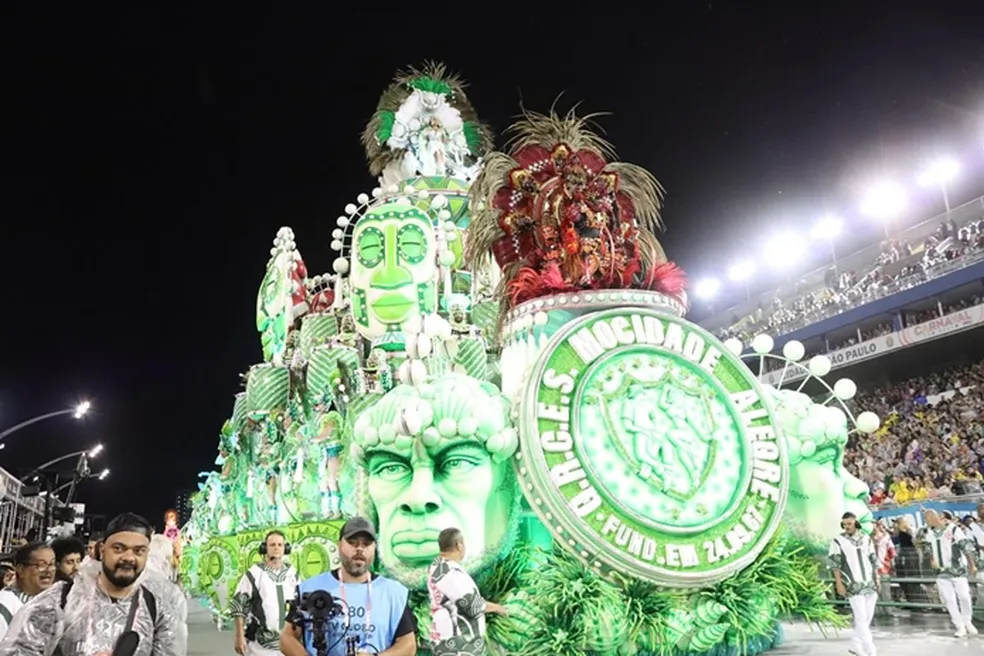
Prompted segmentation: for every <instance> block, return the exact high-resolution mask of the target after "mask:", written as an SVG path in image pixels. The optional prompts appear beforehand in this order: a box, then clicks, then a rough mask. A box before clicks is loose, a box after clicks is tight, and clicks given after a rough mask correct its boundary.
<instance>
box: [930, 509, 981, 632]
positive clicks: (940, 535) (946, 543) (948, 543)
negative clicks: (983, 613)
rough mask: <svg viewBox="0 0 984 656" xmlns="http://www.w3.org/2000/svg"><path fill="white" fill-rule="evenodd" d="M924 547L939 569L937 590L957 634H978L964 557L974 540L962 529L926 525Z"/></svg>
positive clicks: (971, 551) (951, 526)
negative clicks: (927, 526) (927, 527)
mask: <svg viewBox="0 0 984 656" xmlns="http://www.w3.org/2000/svg"><path fill="white" fill-rule="evenodd" d="M924 540H925V543H924V547H925V548H927V549H928V550H929V553H930V557H931V558H932V560H933V561H934V562H935V563H936V566H937V568H938V570H937V574H936V589H937V591H938V592H939V593H940V599H942V600H943V603H944V604H946V610H947V612H949V613H950V621H951V622H953V626H954V628H956V629H957V633H956V635H957V637H963V636H965V635H967V634H968V633H969V634H971V635H977V629H976V628H974V625H973V622H972V620H973V602H972V601H971V598H970V585H969V584H968V583H967V558H968V556H969V557H971V558H973V556H974V553H975V549H974V541H973V539H972V538H971V537H970V535H968V534H967V533H966V532H965V531H964V530H963V529H962V528H960V527H959V526H957V525H955V524H947V525H945V526H943V527H941V528H929V529H928V530H927V531H926V533H925V537H924Z"/></svg>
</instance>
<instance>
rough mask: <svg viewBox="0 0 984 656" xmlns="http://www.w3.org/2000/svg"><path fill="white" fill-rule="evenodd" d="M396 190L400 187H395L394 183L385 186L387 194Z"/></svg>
mask: <svg viewBox="0 0 984 656" xmlns="http://www.w3.org/2000/svg"><path fill="white" fill-rule="evenodd" d="M398 191H400V188H399V187H397V186H396V185H395V184H391V185H390V186H388V187H386V193H387V194H395V193H397V192H398Z"/></svg>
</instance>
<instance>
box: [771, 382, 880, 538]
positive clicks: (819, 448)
mask: <svg viewBox="0 0 984 656" xmlns="http://www.w3.org/2000/svg"><path fill="white" fill-rule="evenodd" d="M769 391H770V393H771V395H772V397H773V404H774V406H775V408H776V417H777V418H778V420H779V424H780V426H781V427H782V433H783V435H784V436H785V438H786V444H787V449H788V451H789V461H790V468H789V473H790V480H789V500H788V501H787V503H786V517H785V523H786V525H787V526H788V527H789V528H790V529H791V530H792V531H793V532H795V533H796V534H797V535H799V536H800V537H801V538H803V539H805V540H806V541H807V542H809V543H810V544H813V545H814V546H817V547H825V546H826V545H827V544H829V542H830V540H832V539H833V538H834V537H835V536H837V535H838V534H840V532H841V531H840V520H841V516H842V515H843V514H844V513H845V512H852V513H854V514H855V515H857V517H858V519H859V521H860V523H861V527H862V528H863V529H864V530H866V531H868V532H870V531H871V528H872V522H873V518H872V514H871V510H870V509H869V508H868V506H867V505H866V504H865V500H866V499H867V497H868V486H867V485H865V484H864V483H863V482H862V481H860V480H859V479H857V478H855V477H854V476H852V475H851V473H850V472H848V471H847V469H846V468H845V467H844V462H843V461H844V446H845V445H846V444H847V432H848V431H847V417H846V415H845V414H844V413H843V411H841V410H840V409H839V408H836V407H827V406H823V405H820V404H817V403H813V401H811V400H810V398H809V397H808V396H807V395H805V394H802V393H799V392H794V391H792V390H778V391H776V390H773V389H770V390H769Z"/></svg>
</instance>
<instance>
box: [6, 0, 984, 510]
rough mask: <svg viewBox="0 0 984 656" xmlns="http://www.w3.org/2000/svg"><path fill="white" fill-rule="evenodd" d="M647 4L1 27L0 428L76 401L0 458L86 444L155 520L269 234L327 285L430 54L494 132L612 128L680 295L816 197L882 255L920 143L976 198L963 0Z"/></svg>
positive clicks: (248, 326) (91, 17)
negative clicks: (525, 119) (869, 187)
mask: <svg viewBox="0 0 984 656" xmlns="http://www.w3.org/2000/svg"><path fill="white" fill-rule="evenodd" d="M22 4H24V3H22ZM568 4H572V3H568ZM665 4H666V5H671V4H675V5H678V8H677V9H674V10H672V11H666V10H661V11H657V10H656V7H657V3H652V4H648V3H640V4H639V5H631V4H627V3H621V4H612V3H589V4H586V5H584V6H585V7H587V9H584V10H579V11H571V10H570V9H564V10H562V11H560V10H554V9H546V8H543V9H537V8H536V4H535V3H519V4H516V3H504V4H499V5H496V4H489V3H485V4H479V5H474V4H473V3H468V4H460V5H456V4H453V3H448V4H446V5H441V4H439V5H433V6H432V7H431V10H428V9H426V7H425V6H421V7H417V8H413V7H412V6H411V5H403V6H402V7H400V8H396V7H394V8H392V9H388V10H386V11H379V12H377V13H369V12H365V13H362V14H358V15H357V14H355V13H353V12H355V11H356V10H354V9H352V8H350V7H346V6H345V5H344V4H339V5H337V7H339V8H338V9H335V10H332V11H330V12H329V11H328V10H327V9H324V10H323V13H320V14H314V13H311V14H304V13H297V14H294V15H288V14H284V13H256V14H247V13H245V10H244V9H242V7H241V6H237V5H229V9H228V11H226V10H223V11H218V10H215V11H209V10H202V9H198V8H196V9H195V10H194V11H193V12H184V13H182V11H183V10H179V9H178V8H176V7H169V8H168V10H167V11H163V10H162V11H160V12H141V11H138V10H129V11H124V12H121V13H113V14H105V15H97V14H93V13H81V12H79V13H77V14H74V15H73V14H70V13H65V12H64V11H63V10H62V9H60V8H59V9H55V8H52V7H43V8H41V11H40V12H39V13H37V14H34V15H26V14H23V13H22V14H21V15H9V11H8V15H7V16H6V17H5V19H4V21H3V28H2V29H3V43H4V44H5V45H6V46H7V47H6V52H7V56H6V57H5V58H4V60H5V66H4V69H5V72H6V75H5V76H4V77H5V84H4V85H3V98H4V100H3V106H4V108H5V110H6V111H5V114H6V115H7V119H6V120H5V125H4V130H3V132H4V137H5V138H4V141H5V143H4V145H3V148H2V152H3V156H4V162H5V167H4V177H3V181H4V187H5V191H4V194H3V200H4V201H5V202H4V206H5V211H4V215H5V216H4V218H3V219H2V221H3V233H2V234H3V238H4V239H3V244H4V246H5V250H6V254H5V257H4V258H3V259H2V261H0V267H2V271H3V279H4V281H5V283H4V285H3V287H2V300H3V306H4V308H5V318H6V321H4V322H3V328H2V331H3V342H2V343H3V344H5V345H6V351H7V353H6V354H5V357H4V358H3V366H2V367H0V427H5V426H9V425H12V424H14V423H17V422H18V421H20V420H23V419H25V418H28V417H31V416H33V415H35V414H39V413H43V412H49V411H51V410H56V409H60V408H62V407H65V406H66V405H67V404H72V403H74V402H76V400H78V399H83V398H84V399H91V400H92V402H93V404H94V406H93V410H94V411H93V414H92V416H91V417H90V418H88V420H87V421H86V422H85V424H84V425H80V424H79V423H77V422H74V421H73V420H72V419H71V418H64V417H63V418H59V419H55V420H51V421H48V422H45V423H42V424H38V425H37V426H35V427H32V428H31V429H27V430H24V431H22V432H20V433H18V434H15V435H13V436H12V437H11V438H9V439H8V446H7V448H6V450H4V451H2V452H0V465H2V466H3V467H5V468H7V469H9V470H12V471H13V472H15V473H22V472H23V471H25V470H27V469H29V468H30V467H31V466H33V465H37V464H39V463H40V462H41V461H43V460H45V459H47V458H50V457H52V456H55V455H59V454H61V453H64V452H68V451H73V450H78V449H82V448H86V447H88V446H91V445H93V444H95V443H97V442H102V443H104V444H105V447H106V451H105V452H104V454H102V455H101V456H100V460H99V461H98V463H96V464H95V465H94V466H95V468H96V469H99V468H101V467H104V466H105V467H109V468H110V469H111V470H112V474H111V476H110V478H109V479H107V480H106V481H104V482H97V481H88V482H86V483H85V484H84V487H83V488H82V489H81V492H80V497H79V500H80V501H85V502H87V503H88V505H89V510H90V511H96V512H103V513H107V514H113V513H116V512H119V511H123V510H130V509H132V510H135V511H137V512H140V513H144V514H146V515H147V516H148V517H149V518H150V519H152V520H153V521H155V522H157V523H160V522H161V516H162V513H163V511H164V510H165V508H167V507H169V506H170V505H172V504H173V503H174V498H175V495H176V494H177V493H178V492H180V491H182V490H184V489H190V488H194V487H195V485H196V482H197V474H198V472H199V471H203V470H207V469H210V468H211V467H212V462H213V460H214V458H215V455H216V446H217V442H218V431H219V428H220V427H221V424H222V422H223V420H224V419H225V417H227V416H228V414H229V412H230V411H231V409H232V400H233V394H234V393H235V392H237V391H238V387H239V379H238V374H239V373H240V372H243V371H245V370H246V369H247V368H248V367H249V365H251V364H253V363H255V362H257V361H259V360H260V359H261V353H260V344H259V336H258V335H257V334H256V331H255V328H254V309H255V298H256V291H257V288H258V286H259V283H260V280H261V278H262V275H263V272H264V267H265V265H266V260H267V257H268V252H269V249H270V246H271V241H272V239H273V237H274V235H275V234H276V232H277V229H278V228H279V227H280V226H282V225H289V226H292V227H293V228H294V230H295V232H296V234H297V241H298V244H299V248H300V250H301V253H302V254H303V256H304V258H305V260H306V262H307V265H308V269H309V271H311V273H312V274H314V273H318V272H321V271H326V270H328V269H329V267H330V263H331V260H332V254H331V251H330V249H329V248H328V244H329V242H330V240H331V236H330V235H331V230H332V229H333V227H334V218H335V217H336V216H338V215H339V214H340V213H341V211H342V208H343V207H344V206H345V204H346V203H348V202H351V201H352V200H353V199H354V198H355V197H356V196H357V195H358V194H359V193H360V192H368V191H370V190H371V188H372V187H373V186H374V181H373V180H372V179H371V178H370V176H369V174H368V172H367V170H366V167H365V165H364V159H363V153H362V150H361V146H360V144H359V135H360V133H361V131H362V129H363V126H364V125H365V122H366V121H368V119H369V118H370V116H371V114H372V112H373V110H374V108H375V104H376V100H377V97H378V95H379V94H380V92H381V91H382V90H383V89H384V88H385V87H386V86H387V84H388V83H389V81H390V79H391V77H392V76H393V74H394V73H395V72H396V71H397V70H398V69H400V68H402V67H404V66H406V65H408V64H420V63H422V62H423V61H424V60H426V59H437V60H442V61H444V62H445V63H447V64H448V65H449V66H450V67H451V68H452V69H453V70H455V71H457V72H458V73H460V74H461V75H462V76H463V77H464V78H465V79H466V80H467V81H469V82H470V85H471V86H470V96H471V99H472V101H473V103H474V104H475V106H476V107H477V109H478V111H479V114H480V116H481V117H482V118H483V119H484V120H485V121H487V122H489V123H491V124H492V126H493V127H494V128H495V129H496V130H497V132H498V131H501V130H502V129H503V128H504V127H506V126H507V125H508V124H509V122H510V120H511V117H512V116H513V115H514V114H515V113H516V111H517V110H518V107H519V103H520V100H522V101H523V102H524V104H525V105H526V106H527V107H528V108H531V109H537V110H545V109H547V108H549V106H550V104H551V102H552V101H553V100H554V98H555V97H556V96H557V95H558V94H559V93H560V92H565V95H564V97H563V99H562V101H561V105H560V106H561V107H562V108H564V109H566V108H567V107H568V106H569V104H570V103H571V102H574V101H583V105H582V108H583V111H609V112H612V116H610V117H606V118H604V119H601V124H602V126H603V127H604V128H605V129H606V131H607V133H608V137H609V138H610V140H611V141H612V142H613V143H614V144H615V146H616V148H617V149H618V152H619V154H620V156H621V158H622V159H623V160H625V161H630V162H634V163H637V164H642V165H644V166H646V167H647V168H648V169H650V170H651V171H652V172H653V173H654V174H655V175H656V176H657V177H658V178H659V179H660V181H661V182H662V183H663V185H664V186H665V187H666V189H667V192H668V195H667V204H666V209H665V212H664V219H665V221H666V224H667V226H668V229H667V231H666V233H665V235H664V236H663V241H664V244H665V246H666V249H667V251H668V253H669V255H670V256H671V257H672V258H674V259H675V260H676V261H677V262H678V263H679V264H681V265H682V266H683V267H684V268H685V269H686V270H687V271H688V272H689V273H690V275H691V277H692V279H693V280H695V281H696V280H697V279H699V278H701V277H703V276H707V275H722V276H723V275H724V272H725V270H726V268H727V266H728V264H729V263H730V262H731V261H732V260H734V259H735V258H736V257H738V256H739V255H742V254H744V255H747V256H751V257H753V258H756V259H757V260H758V261H759V262H760V263H764V262H765V261H766V260H767V257H768V254H767V253H766V252H765V242H766V241H767V238H768V235H769V234H770V232H772V231H774V230H775V229H776V228H779V227H782V228H786V229H791V230H797V231H800V232H801V233H802V234H803V235H804V239H806V238H807V237H806V235H807V233H808V231H809V226H810V224H811V223H812V222H813V221H814V220H816V219H817V218H819V217H820V216H822V215H823V214H824V213H826V212H828V211H836V212H839V213H841V214H842V215H843V216H844V218H845V219H846V220H847V221H848V223H849V224H850V228H849V232H850V233H851V234H850V235H848V236H847V237H845V239H844V241H843V243H842V246H841V248H843V249H847V248H848V247H849V245H850V244H855V245H861V244H865V243H870V242H872V241H874V240H876V239H877V237H878V235H879V228H878V227H877V226H875V225H872V224H871V223H870V222H868V221H866V220H861V219H860V218H858V212H857V209H856V208H857V207H858V204H859V201H860V197H861V193H862V191H863V188H864V186H865V185H866V184H870V183H871V182H872V181H874V180H875V179H877V178H879V177H881V176H888V177H890V178H893V179H895V180H898V181H899V182H900V183H903V184H905V185H906V186H908V187H911V188H912V190H913V194H914V196H913V199H912V207H913V210H912V212H911V214H910V215H909V216H907V217H906V220H907V221H910V222H911V221H915V220H916V219H918V218H925V217H928V216H929V215H931V214H933V213H935V212H937V211H940V210H941V209H942V202H941V200H940V198H939V196H938V195H937V194H934V193H931V192H929V191H924V190H920V189H917V188H916V187H915V184H914V179H915V177H916V176H917V175H918V173H919V167H920V166H921V164H922V163H923V162H924V161H926V160H927V159H928V158H930V157H932V156H934V155H937V154H941V153H945V154H949V155H953V156H955V157H957V158H959V159H960V160H961V161H962V163H963V164H964V173H963V175H962V177H961V178H960V180H959V181H958V183H957V184H956V186H955V189H954V190H953V193H952V197H953V201H954V204H956V203H957V202H960V201H962V200H966V199H970V198H973V197H975V196H977V195H979V194H980V193H982V192H984V182H982V180H984V32H982V31H981V27H980V26H981V25H982V24H984V16H982V15H981V14H982V11H981V9H977V10H974V9H972V6H973V4H976V3H969V2H968V3H918V6H920V7H921V8H920V9H918V10H911V11H909V10H906V9H904V5H906V4H910V5H913V6H917V3H904V2H903V3H899V2H892V3H865V2H851V3H829V2H828V3H810V2H796V3H789V2H786V3H772V2H685V1H683V0H680V1H678V2H675V3H665ZM838 4H841V5H844V6H846V7H850V10H847V9H845V10H843V11H840V10H837V9H835V7H836V6H837V5H838ZM753 5H754V6H755V7H757V8H756V9H739V7H740V6H753ZM879 5H880V6H879ZM321 6H322V7H324V8H327V7H328V6H329V5H328V3H323V4H322V5H321ZM374 6H375V5H374ZM635 6H638V9H633V8H632V7H635ZM944 6H946V9H944ZM468 7H471V9H469V8H468ZM804 7H817V9H815V10H811V9H806V8H804ZM86 11H87V12H88V11H89V8H88V7H86ZM270 11H272V10H270ZM479 11H486V12H487V13H486V14H484V15H483V14H481V13H478V12H479ZM975 12H976V13H975ZM15 13H16V12H15ZM606 13H611V14H612V15H611V17H606ZM445 16H446V18H445ZM500 143H501V141H500ZM824 253H825V250H824V248H823V247H820V246H817V247H816V248H814V254H813V256H812V260H811V261H810V262H804V263H803V269H804V270H806V269H808V268H813V267H814V266H816V265H817V264H819V263H820V262H821V261H822V259H823V256H824ZM776 279H778V274H776V275H774V276H773V277H771V278H764V279H763V278H759V280H758V281H757V282H756V284H757V285H760V286H761V287H762V288H765V287H767V286H768V285H769V284H770V283H775V281H776ZM723 291H724V292H725V293H726V294H730V295H731V296H732V298H737V296H738V295H739V290H735V289H733V288H728V287H725V289H724V290H723ZM695 314H697V316H699V311H695Z"/></svg>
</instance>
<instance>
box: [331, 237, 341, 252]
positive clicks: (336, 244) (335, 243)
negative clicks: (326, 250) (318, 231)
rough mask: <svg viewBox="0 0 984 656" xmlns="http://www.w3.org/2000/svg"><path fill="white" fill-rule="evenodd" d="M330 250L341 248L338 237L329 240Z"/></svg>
mask: <svg viewBox="0 0 984 656" xmlns="http://www.w3.org/2000/svg"><path fill="white" fill-rule="evenodd" d="M331 250H333V251H340V250H342V241H341V240H340V239H335V240H333V241H332V242H331Z"/></svg>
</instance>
